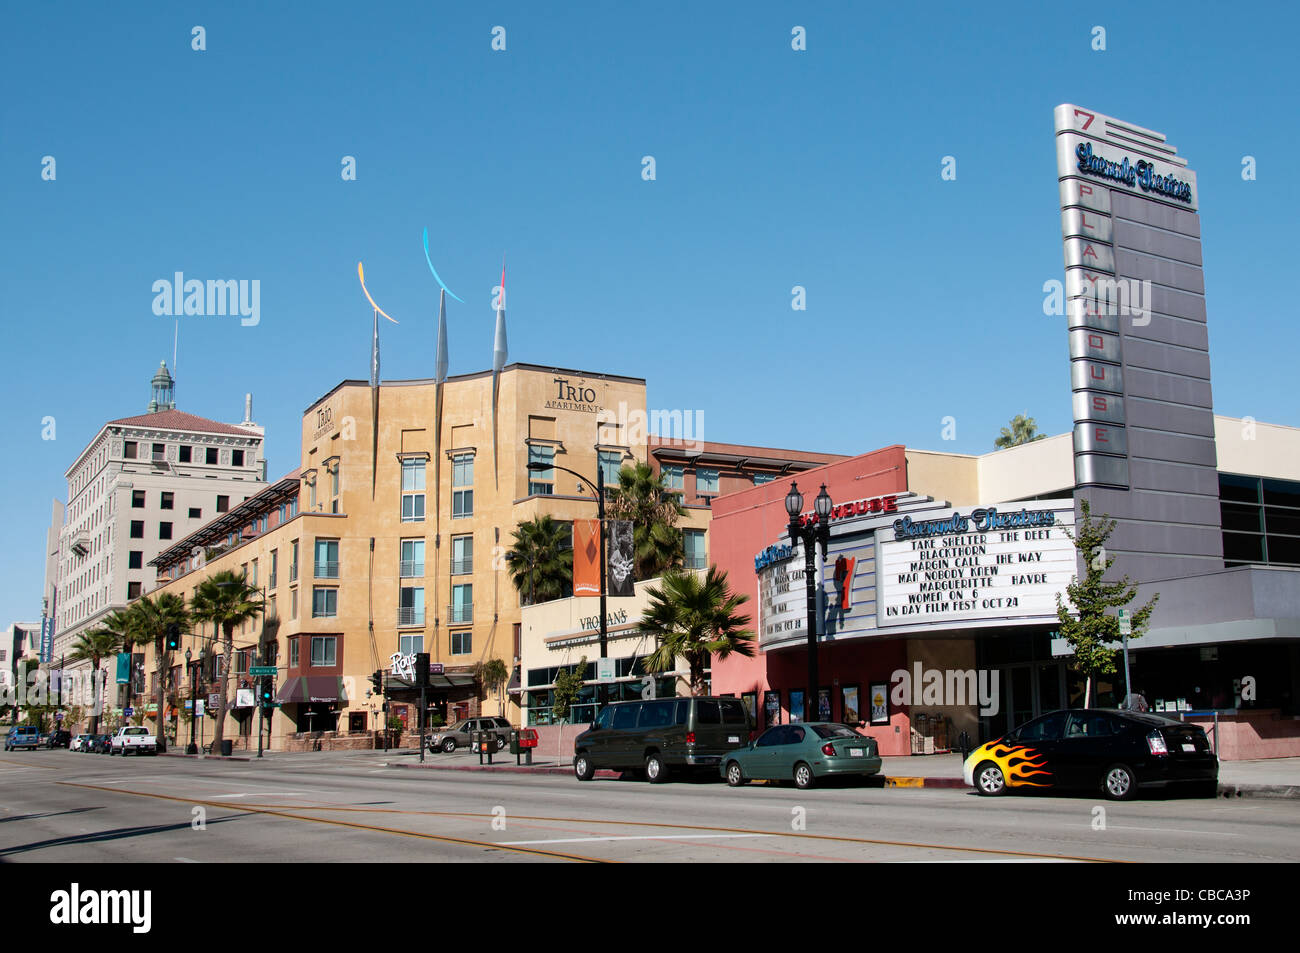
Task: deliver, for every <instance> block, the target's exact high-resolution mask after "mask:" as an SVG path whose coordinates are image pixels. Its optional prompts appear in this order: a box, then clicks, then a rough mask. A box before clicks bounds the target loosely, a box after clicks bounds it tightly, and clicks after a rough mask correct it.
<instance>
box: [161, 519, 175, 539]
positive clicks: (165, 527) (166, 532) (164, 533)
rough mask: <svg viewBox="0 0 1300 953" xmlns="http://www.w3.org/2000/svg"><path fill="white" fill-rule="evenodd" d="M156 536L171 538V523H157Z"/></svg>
mask: <svg viewBox="0 0 1300 953" xmlns="http://www.w3.org/2000/svg"><path fill="white" fill-rule="evenodd" d="M158 538H159V539H171V538H172V524H171V523H159V524H158Z"/></svg>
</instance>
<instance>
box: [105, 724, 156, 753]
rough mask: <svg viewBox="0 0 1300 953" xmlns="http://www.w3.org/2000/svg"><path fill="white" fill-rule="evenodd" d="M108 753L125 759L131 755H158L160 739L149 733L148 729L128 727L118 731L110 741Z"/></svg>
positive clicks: (135, 726)
mask: <svg viewBox="0 0 1300 953" xmlns="http://www.w3.org/2000/svg"><path fill="white" fill-rule="evenodd" d="M108 753H109V754H120V755H121V756H122V757H124V758H125V757H126V756H127V755H129V754H157V753H158V739H157V738H156V737H154V736H153V735H151V734H150V733H149V729H148V728H141V727H139V726H138V725H128V726H126V727H123V728H119V729H117V733H116V734H114V735H113V737H112V740H111V741H109V752H108Z"/></svg>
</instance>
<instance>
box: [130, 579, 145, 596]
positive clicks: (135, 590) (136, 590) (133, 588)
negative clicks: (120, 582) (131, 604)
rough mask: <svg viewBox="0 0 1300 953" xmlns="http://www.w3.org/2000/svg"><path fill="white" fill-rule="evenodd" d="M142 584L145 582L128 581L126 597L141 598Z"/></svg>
mask: <svg viewBox="0 0 1300 953" xmlns="http://www.w3.org/2000/svg"><path fill="white" fill-rule="evenodd" d="M141 585H143V584H142V583H138V582H128V583H127V584H126V597H127V598H128V599H139V598H140V587H141Z"/></svg>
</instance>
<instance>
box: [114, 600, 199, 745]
mask: <svg viewBox="0 0 1300 953" xmlns="http://www.w3.org/2000/svg"><path fill="white" fill-rule="evenodd" d="M127 611H128V612H129V613H130V614H131V616H132V621H131V622H129V623H128V631H130V632H131V633H132V634H133V636H134V638H135V639H136V640H137V641H139V642H141V643H152V644H153V652H154V661H155V663H156V665H155V669H156V672H157V680H158V681H157V684H156V685H155V687H154V704H155V705H156V706H157V709H156V712H157V718H156V720H155V723H156V724H157V726H158V732H157V734H158V747H159V750H166V748H167V730H166V728H167V717H166V715H167V705H166V700H167V681H168V679H169V678H170V676H171V670H172V653H171V652H169V651H167V633H168V631H169V630H170V629H171V628H172V627H173V626H174V627H176V628H177V629H178V630H179V631H181V632H185V631H187V630H188V629H189V627H190V613H189V610H187V609H186V608H185V599H184V598H183V597H181V596H178V595H176V594H175V593H173V592H164V593H160V594H159V596H158V598H157V599H153V598H151V597H149V596H141V597H140V598H139V599H137V600H136V601H135V602H133V603H131V605H130V607H129V608H128V610H127Z"/></svg>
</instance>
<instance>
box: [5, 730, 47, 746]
mask: <svg viewBox="0 0 1300 953" xmlns="http://www.w3.org/2000/svg"><path fill="white" fill-rule="evenodd" d="M40 744H41V734H40V732H39V731H37V730H36V727H35V726H34V725H15V726H14V727H13V728H10V729H9V734H7V735H5V751H16V750H18V749H19V748H28V749H31V748H39V747H40Z"/></svg>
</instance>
